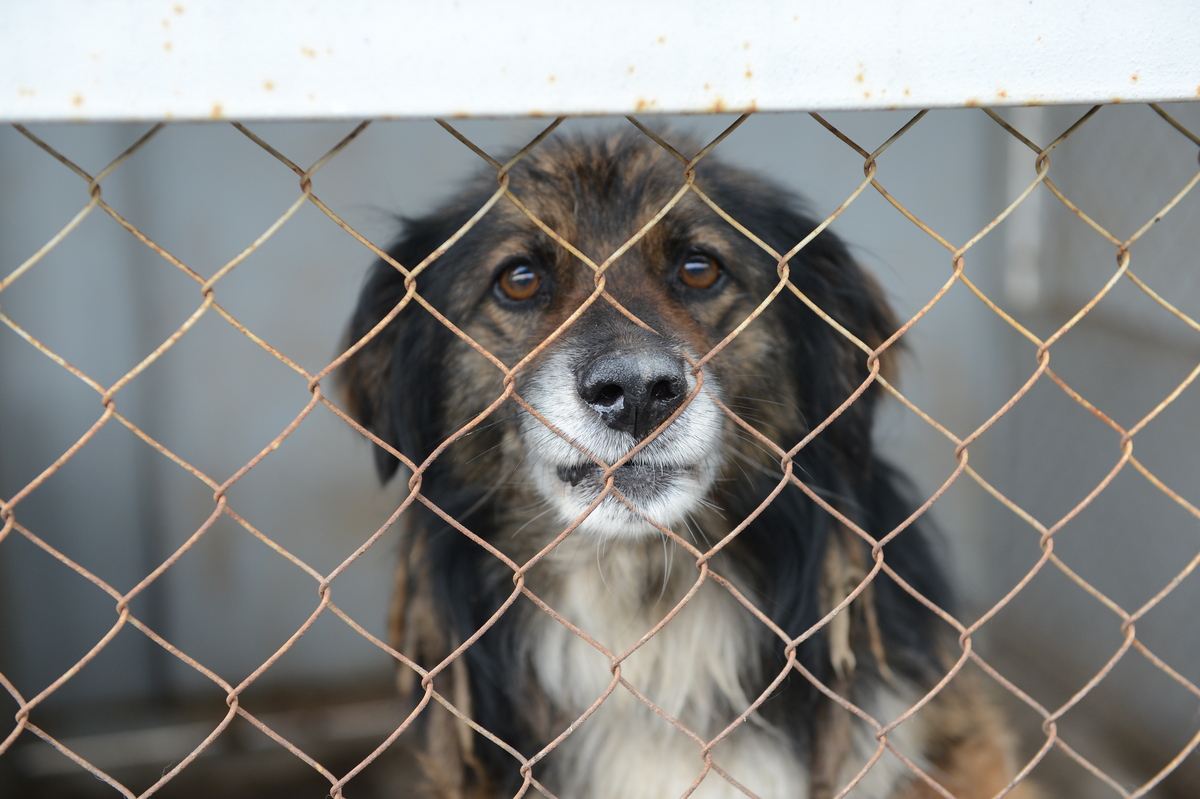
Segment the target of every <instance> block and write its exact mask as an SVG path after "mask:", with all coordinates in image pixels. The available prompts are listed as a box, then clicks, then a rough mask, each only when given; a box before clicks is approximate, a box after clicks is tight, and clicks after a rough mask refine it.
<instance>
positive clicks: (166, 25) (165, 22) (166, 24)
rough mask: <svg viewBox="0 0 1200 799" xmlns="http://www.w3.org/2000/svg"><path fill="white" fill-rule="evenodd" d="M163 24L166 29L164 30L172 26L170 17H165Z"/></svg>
mask: <svg viewBox="0 0 1200 799" xmlns="http://www.w3.org/2000/svg"><path fill="white" fill-rule="evenodd" d="M162 26H163V29H164V30H166V29H167V28H169V27H171V20H169V19H164V20H163V21H162Z"/></svg>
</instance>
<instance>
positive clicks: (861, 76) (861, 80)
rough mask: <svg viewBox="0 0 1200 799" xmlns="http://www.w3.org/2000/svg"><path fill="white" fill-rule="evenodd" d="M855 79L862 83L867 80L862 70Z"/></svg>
mask: <svg viewBox="0 0 1200 799" xmlns="http://www.w3.org/2000/svg"><path fill="white" fill-rule="evenodd" d="M854 79H855V80H856V81H858V82H859V83H862V82H863V81H864V80H866V78H864V77H863V74H862V73H861V72H860V73H858V74H857V75H855V76H854Z"/></svg>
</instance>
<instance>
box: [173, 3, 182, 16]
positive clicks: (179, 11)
mask: <svg viewBox="0 0 1200 799" xmlns="http://www.w3.org/2000/svg"><path fill="white" fill-rule="evenodd" d="M171 10H172V11H174V12H175V13H176V14H182V13H183V11H184V9H183V3H176V4H175V5H174V6H173V7H172V8H171Z"/></svg>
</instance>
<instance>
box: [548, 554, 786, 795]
mask: <svg viewBox="0 0 1200 799" xmlns="http://www.w3.org/2000/svg"><path fill="white" fill-rule="evenodd" d="M565 543H569V542H565ZM592 546H594V544H593V545H592ZM581 548H582V547H581ZM613 549H614V550H618V551H616V552H612V551H610V552H609V553H607V554H606V555H604V556H603V557H602V558H598V557H596V556H595V555H594V554H593V553H587V554H586V555H585V554H584V553H582V552H574V553H568V552H566V551H564V552H563V553H562V555H560V556H559V558H558V559H557V563H556V564H554V566H555V567H558V568H562V569H563V571H562V572H561V573H560V575H559V577H560V578H561V579H562V582H561V583H560V586H561V587H560V590H559V591H558V592H556V593H557V596H555V597H554V598H553V599H551V598H550V597H547V599H548V600H550V604H551V605H552V606H553V607H555V609H556V610H557V611H558V612H559V613H561V614H562V615H563V616H564V618H566V619H568V620H569V621H570V622H571V623H572V624H574V625H575V626H577V627H579V629H581V630H583V631H584V632H586V633H588V635H590V636H592V637H593V638H594V639H596V640H597V641H598V642H600V643H601V644H602V645H604V646H605V647H606V648H608V649H609V651H611V652H613V653H614V655H619V654H620V653H622V652H624V651H625V650H626V649H627V648H628V647H630V646H632V645H633V644H634V643H636V642H637V641H638V639H640V638H641V637H642V636H643V635H644V634H645V633H646V632H647V631H648V630H650V629H651V628H652V627H654V625H655V624H657V623H658V622H659V621H660V620H661V619H662V618H663V617H664V616H665V615H666V614H667V613H669V612H670V610H671V608H672V607H674V605H675V603H677V602H678V601H679V599H680V598H681V597H682V596H683V595H684V594H685V593H686V592H687V591H688V589H689V588H690V587H691V585H690V583H691V581H692V580H694V579H695V578H696V577H697V575H698V573H697V572H696V570H695V568H694V566H692V565H691V564H690V563H687V564H685V563H676V564H673V565H674V567H675V569H676V570H677V571H676V574H675V579H673V580H671V581H669V583H668V587H667V589H666V590H665V591H661V584H660V585H659V587H658V588H655V587H654V586H653V583H654V582H658V581H656V580H650V579H648V576H647V571H648V568H651V569H652V568H654V567H655V566H656V567H657V568H658V569H659V570H661V568H662V563H663V559H662V556H661V554H659V557H657V558H655V557H653V555H650V556H649V557H647V555H648V552H647V550H646V549H644V548H641V547H629V548H625V547H620V546H616V547H613ZM631 550H632V551H631ZM647 560H649V561H650V563H647ZM564 561H567V562H568V563H570V562H573V565H567V564H566V563H564ZM660 591H661V597H660V595H659V592H660ZM647 594H649V596H647ZM536 625H537V629H536V631H535V632H534V634H533V635H532V636H531V638H532V640H533V642H534V643H533V644H532V646H531V651H530V660H531V662H532V665H533V668H534V670H535V671H536V673H537V677H538V680H539V682H540V683H541V688H542V690H543V691H544V692H545V694H546V696H547V698H548V699H549V700H550V702H551V703H552V704H553V705H555V706H556V707H557V708H558V709H560V710H561V711H563V712H565V713H566V714H568V715H570V714H574V715H578V714H581V713H583V712H584V711H585V710H586V709H587V708H588V707H589V706H590V705H592V703H593V702H595V700H596V699H597V698H598V697H600V696H601V695H602V694H603V693H604V691H605V689H606V688H607V687H608V685H609V683H610V682H611V681H612V671H611V662H610V661H609V660H608V658H606V657H605V656H604V655H603V654H602V653H600V652H599V651H597V650H596V649H595V648H594V647H593V646H592V645H591V644H589V643H588V642H587V641H585V640H583V639H582V638H580V637H579V636H577V635H576V634H575V633H573V632H571V631H570V630H568V629H567V628H566V627H564V626H563V625H561V624H560V623H558V622H557V621H556V620H554V619H552V618H551V617H549V616H545V615H542V616H541V617H540V618H539V619H538V620H537V622H536ZM768 634H769V632H768V631H767V630H766V628H765V627H763V626H762V625H761V624H759V623H758V622H757V621H756V620H755V619H754V618H753V617H752V616H751V615H750V614H749V613H748V612H747V611H746V610H745V609H744V608H743V607H742V606H741V605H740V604H738V602H737V601H736V600H735V599H734V598H733V597H732V596H731V595H730V594H729V592H728V591H726V590H725V589H724V588H723V587H721V586H720V585H717V584H716V583H715V582H712V581H707V582H706V583H705V584H704V585H702V586H701V587H700V589H699V590H698V591H697V593H696V594H695V595H694V596H693V597H692V598H691V599H690V600H689V601H688V603H687V604H686V605H685V606H684V607H683V608H682V609H681V610H680V611H679V613H678V615H676V616H675V617H674V618H673V619H672V620H671V621H670V622H669V623H668V624H667V625H666V626H665V627H663V628H662V629H661V630H660V631H659V632H658V633H657V634H656V635H655V636H654V637H653V638H651V639H650V640H649V641H647V642H646V643H645V644H644V645H643V646H642V647H641V648H640V649H638V650H637V651H636V652H634V653H633V654H631V655H630V656H629V657H628V658H627V659H626V660H625V661H623V663H622V665H621V676H622V677H624V678H625V679H626V680H627V681H628V682H629V683H630V684H631V685H633V686H634V687H635V688H636V689H637V690H638V691H639V692H640V693H642V694H643V695H644V696H646V697H647V698H648V699H650V700H651V701H652V702H654V703H655V705H657V706H658V707H659V708H660V709H661V710H662V711H663V712H664V713H666V714H667V715H669V716H671V717H672V718H674V719H676V720H678V721H679V722H680V723H681V724H682V725H683V726H685V727H687V728H688V729H690V730H691V731H692V732H694V733H695V734H696V735H697V736H699V737H700V738H702V739H704V740H710V739H711V738H712V737H714V736H715V735H716V734H718V733H719V732H720V731H721V730H722V729H724V727H725V726H726V725H727V724H729V723H730V722H731V721H732V720H733V719H734V718H735V717H736V716H737V715H738V713H740V712H741V711H742V710H744V709H745V708H747V707H749V706H750V704H751V703H752V702H753V701H754V698H753V697H749V696H747V695H746V691H745V689H744V688H743V681H744V679H745V677H746V673H745V672H746V670H747V668H749V667H750V664H752V663H754V662H755V661H756V659H757V657H756V656H757V651H758V649H759V648H760V647H762V646H763V645H764V644H765V642H766V641H767V638H766V636H767V635H768ZM780 648H781V649H782V645H781V647H780ZM713 759H714V762H715V763H716V764H717V765H719V766H720V767H721V768H722V769H724V770H725V771H726V772H727V773H729V774H730V776H732V777H733V778H734V779H736V780H738V781H739V782H740V783H742V784H743V785H744V786H745V787H746V788H748V789H749V790H751V791H752V792H753V793H754V794H755V795H756V796H759V797H762V799H768V798H770V799H775V797H779V799H783V797H787V798H788V799H804V797H806V796H807V794H808V789H807V785H808V777H807V771H806V769H805V768H804V766H803V765H802V764H801V763H800V761H799V758H798V757H797V756H796V754H795V752H794V750H793V747H792V745H791V743H789V742H788V741H787V740H786V739H785V737H784V736H783V735H782V734H780V733H779V732H778V731H776V730H774V729H771V728H769V727H766V726H765V725H764V724H763V723H762V722H761V721H760V720H758V719H756V718H755V717H751V720H750V721H748V722H746V723H745V724H743V725H742V726H741V727H739V728H738V729H737V730H735V731H734V733H733V734H732V735H730V736H729V737H728V738H727V739H725V740H724V741H722V742H721V743H720V744H719V745H718V746H717V747H716V748H715V749H714V750H713ZM552 762H553V764H554V765H553V766H552V769H553V775H554V779H553V782H554V783H555V784H556V785H558V786H559V787H560V789H561V792H560V793H559V794H558V795H559V796H560V797H561V799H618V797H620V799H651V798H652V797H653V799H663V797H677V796H681V795H682V794H683V793H684V792H685V791H686V790H687V789H688V786H690V785H691V784H692V783H693V781H694V780H695V779H696V778H697V777H698V776H699V775H700V773H701V771H702V769H703V767H704V759H703V757H702V755H701V745H700V744H698V743H697V742H696V741H695V740H694V739H693V738H691V737H690V736H688V735H687V734H686V733H684V732H683V731H681V730H679V729H677V728H676V727H675V726H673V725H672V724H671V723H670V722H669V721H668V720H667V719H665V718H663V717H662V716H661V715H659V714H658V713H656V712H655V711H654V710H652V709H651V708H649V707H647V706H646V705H645V704H643V703H642V702H641V701H640V700H639V699H637V698H636V697H635V696H633V695H632V694H631V693H630V692H629V691H628V690H626V689H625V688H624V687H622V686H618V687H617V688H616V690H615V691H614V692H613V693H612V694H611V695H610V696H609V697H608V699H606V700H605V702H604V703H603V704H602V705H601V706H600V708H599V709H597V710H596V712H595V714H594V715H593V716H592V717H591V718H589V719H588V720H587V722H586V723H584V724H583V725H582V726H581V727H580V728H579V729H577V730H576V731H575V732H574V733H572V735H571V736H570V737H569V738H568V739H567V740H566V741H564V742H563V743H562V744H561V745H560V746H559V751H558V752H557V753H556V754H555V755H554V757H553V761H552ZM692 796H694V797H697V799H725V797H730V799H732V798H733V797H744V796H745V794H744V793H742V792H741V791H739V790H738V789H737V788H735V787H734V786H733V785H731V784H730V783H729V782H727V781H726V780H725V779H724V778H722V777H721V776H720V775H719V774H717V773H716V772H710V773H709V774H708V776H706V777H705V779H704V781H703V782H702V783H701V784H700V786H699V787H698V788H697V790H696V791H695V793H693V794H692Z"/></svg>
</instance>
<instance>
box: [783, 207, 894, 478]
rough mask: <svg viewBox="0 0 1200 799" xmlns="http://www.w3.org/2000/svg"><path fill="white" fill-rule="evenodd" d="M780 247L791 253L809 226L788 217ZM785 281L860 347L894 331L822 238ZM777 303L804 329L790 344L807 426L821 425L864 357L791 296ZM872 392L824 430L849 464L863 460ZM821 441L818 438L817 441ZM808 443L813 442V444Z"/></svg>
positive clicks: (862, 370)
mask: <svg viewBox="0 0 1200 799" xmlns="http://www.w3.org/2000/svg"><path fill="white" fill-rule="evenodd" d="M778 221H779V222H782V225H781V227H782V228H783V230H780V231H779V232H780V233H783V234H784V236H783V242H786V244H784V246H785V247H791V246H794V244H795V242H797V241H800V240H801V239H803V238H804V236H806V235H808V233H809V232H810V231H811V230H812V229H813V227H814V224H813V222H812V221H811V220H808V219H806V218H804V217H803V216H802V215H800V214H798V213H796V212H794V211H789V212H787V213H786V214H785V215H784V216H783V218H782V219H779V220H778ZM789 264H790V267H791V273H790V280H791V282H792V284H793V285H794V286H796V288H797V289H799V290H800V291H801V292H803V293H804V295H805V296H806V297H808V298H809V299H810V300H812V302H813V303H814V304H815V305H816V306H817V307H818V308H820V309H821V310H822V311H824V312H825V313H826V314H828V315H829V316H830V317H831V318H832V319H834V320H835V321H836V322H837V323H838V324H839V325H841V326H842V327H843V328H844V329H845V330H847V331H849V332H850V333H852V334H853V335H854V336H855V337H857V338H858V340H859V341H861V342H863V343H864V344H866V345H867V346H868V347H870V348H872V349H874V348H876V347H878V346H879V345H880V344H882V343H883V342H884V341H886V340H887V339H888V338H889V337H890V336H891V335H892V334H893V333H894V332H895V330H896V327H897V325H896V322H895V319H894V317H893V315H892V311H891V308H889V307H888V304H887V301H886V300H885V299H884V296H883V291H882V290H881V289H880V287H879V284H878V283H876V282H875V279H874V278H873V277H872V276H871V275H870V274H869V273H868V272H867V271H866V270H864V269H863V268H862V267H861V266H859V264H858V262H857V261H855V260H854V258H853V257H851V255H850V253H849V251H848V250H847V248H846V245H845V244H844V243H843V242H842V241H841V239H839V238H838V237H837V236H835V235H834V234H832V233H830V232H828V231H826V232H823V233H822V234H821V235H819V236H817V237H816V238H815V239H813V241H811V242H810V243H809V244H808V246H806V247H805V248H804V249H803V250H801V251H800V252H799V253H798V254H797V255H796V256H795V257H793V258H792V259H791V261H790V262H789ZM781 298H782V299H784V300H785V302H786V303H787V304H788V306H789V307H790V309H791V312H790V313H789V317H790V318H793V319H797V320H798V324H800V325H801V326H803V328H804V329H803V331H802V332H801V335H799V336H793V337H792V341H793V342H794V344H795V346H796V351H795V352H794V353H793V360H794V361H795V362H796V366H797V368H798V369H799V370H800V371H799V372H798V374H802V375H805V379H804V380H803V381H802V382H803V387H802V389H801V390H802V391H803V392H805V393H806V394H807V396H806V397H804V400H805V401H804V408H805V412H806V414H807V415H808V422H809V424H811V425H814V426H815V425H817V424H820V423H821V422H822V421H824V420H825V419H826V418H828V417H829V416H830V415H831V414H833V413H834V412H835V411H836V410H837V408H838V406H840V405H841V404H842V403H843V402H845V400H846V399H847V398H848V397H849V396H850V395H851V394H853V393H854V392H855V391H856V390H857V389H858V387H859V386H860V385H862V383H863V381H865V380H866V379H867V377H868V376H869V375H870V373H871V370H870V368H869V366H868V364H867V359H868V354H867V353H866V352H864V351H863V350H862V349H861V348H860V347H859V346H858V345H857V344H855V343H854V342H853V341H851V340H850V339H848V338H847V337H846V336H845V335H843V334H842V332H841V331H839V330H837V329H836V328H835V327H834V326H833V325H830V324H829V323H828V322H827V321H826V320H825V319H822V318H821V317H820V316H819V315H818V314H816V313H815V312H814V311H813V310H812V309H811V308H809V307H808V306H807V305H806V304H804V303H803V301H802V300H800V299H799V298H798V297H796V296H795V295H794V294H793V293H792V292H791V291H790V290H788V291H785V292H784V294H783V295H781ZM898 349H899V346H898V344H897V345H893V346H891V347H889V348H888V349H887V350H886V351H885V352H884V353H883V355H882V356H881V358H880V361H881V362H880V371H881V374H882V375H883V376H884V377H885V378H888V379H889V380H890V378H891V376H892V373H893V361H894V359H895V353H896V352H897V351H898ZM881 391H882V389H881V387H880V386H879V385H878V384H877V383H876V384H873V385H871V386H870V387H869V388H868V389H867V391H866V392H864V393H863V394H862V395H861V396H860V397H859V398H858V399H857V400H855V401H854V403H853V404H851V405H850V407H848V408H846V409H845V410H844V411H843V412H842V414H841V415H840V416H839V417H838V419H837V420H836V421H834V422H833V423H832V424H831V425H830V426H829V428H828V429H827V430H826V434H827V435H828V436H829V439H828V441H829V443H831V444H833V445H834V449H835V451H837V452H838V453H840V455H841V456H843V457H844V458H846V459H847V460H848V461H849V462H851V463H855V462H859V463H861V462H863V459H866V458H870V457H871V453H872V448H871V425H872V424H873V421H874V416H875V405H876V402H877V400H878V398H879V395H880V393H881ZM821 437H822V438H823V437H824V435H822V436H821ZM814 443H815V442H814Z"/></svg>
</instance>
